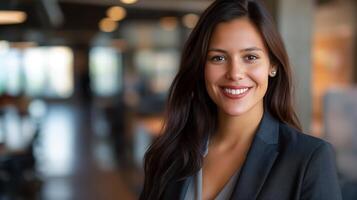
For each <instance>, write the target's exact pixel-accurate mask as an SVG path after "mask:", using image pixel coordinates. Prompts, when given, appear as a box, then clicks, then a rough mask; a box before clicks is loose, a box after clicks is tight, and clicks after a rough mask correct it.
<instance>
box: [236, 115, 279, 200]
mask: <svg viewBox="0 0 357 200" xmlns="http://www.w3.org/2000/svg"><path fill="white" fill-rule="evenodd" d="M278 138H279V122H278V121H276V120H275V119H274V118H273V117H272V116H270V114H269V113H268V112H265V113H264V116H263V119H262V121H261V123H260V126H259V128H258V131H257V133H256V136H255V138H254V140H253V143H252V145H251V147H250V150H249V152H248V155H247V158H246V161H245V162H244V165H243V166H242V169H241V172H240V176H239V179H238V181H237V183H236V186H235V188H234V190H233V193H232V197H231V199H232V200H236V199H237V200H238V199H239V200H241V199H243V200H246V199H249V200H254V199H256V198H257V197H258V194H259V192H260V190H261V188H262V186H263V184H264V182H265V180H266V178H267V176H268V174H269V171H270V169H271V167H272V166H273V163H274V161H275V159H276V157H277V156H278V154H279V153H278Z"/></svg>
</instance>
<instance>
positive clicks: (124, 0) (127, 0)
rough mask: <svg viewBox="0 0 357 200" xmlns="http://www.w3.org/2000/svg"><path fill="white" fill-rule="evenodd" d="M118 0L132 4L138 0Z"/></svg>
mask: <svg viewBox="0 0 357 200" xmlns="http://www.w3.org/2000/svg"><path fill="white" fill-rule="evenodd" d="M120 1H121V2H122V3H125V4H133V3H136V2H137V1H138V0H120Z"/></svg>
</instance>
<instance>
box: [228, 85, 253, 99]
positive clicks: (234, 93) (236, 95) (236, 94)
mask: <svg viewBox="0 0 357 200" xmlns="http://www.w3.org/2000/svg"><path fill="white" fill-rule="evenodd" d="M250 89H251V87H239V88H234V87H221V91H222V93H223V94H224V96H226V97H228V98H230V99H240V98H243V97H244V96H245V95H246V94H248V92H249V90H250Z"/></svg>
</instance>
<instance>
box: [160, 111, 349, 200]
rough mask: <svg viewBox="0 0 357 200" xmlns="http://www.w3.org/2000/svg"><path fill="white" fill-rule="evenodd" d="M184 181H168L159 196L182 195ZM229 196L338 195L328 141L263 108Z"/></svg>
mask: <svg viewBox="0 0 357 200" xmlns="http://www.w3.org/2000/svg"><path fill="white" fill-rule="evenodd" d="M217 170H219V169H217ZM187 183H188V181H187V180H183V181H171V182H170V183H169V185H168V187H167V189H166V190H165V192H164V196H163V197H164V198H163V199H164V200H175V199H183V197H184V195H185V192H186V191H187V187H188V184H187ZM231 199H232V200H254V199H260V200H298V199H301V200H340V199H342V197H341V192H340V188H339V183H338V178H337V173H336V166H335V155H334V151H333V149H332V147H331V145H330V144H329V143H327V142H325V141H323V140H321V139H318V138H315V137H312V136H309V135H306V134H304V133H301V132H298V131H297V130H295V129H293V128H291V127H289V126H287V125H286V124H284V123H281V122H279V121H277V120H276V119H274V118H273V117H272V116H271V115H270V114H269V113H268V112H265V113H264V116H263V119H262V121H261V123H260V125H259V128H258V131H257V134H256V136H255V138H254V141H253V143H252V146H251V147H250V150H249V152H248V155H247V158H246V160H245V163H244V165H243V166H242V168H241V172H240V176H239V178H238V180H237V182H236V184H235V188H234V191H233V194H232V197H231Z"/></svg>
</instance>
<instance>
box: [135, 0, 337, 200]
mask: <svg viewBox="0 0 357 200" xmlns="http://www.w3.org/2000/svg"><path fill="white" fill-rule="evenodd" d="M291 82H292V81H291V72H290V66H289V62H288V56H287V53H286V50H285V48H284V45H283V43H282V40H281V37H280V36H279V34H278V32H277V30H276V28H275V27H274V24H273V20H272V19H271V16H270V15H269V14H268V13H267V11H266V9H265V8H264V7H263V6H262V5H261V3H260V2H259V0H218V1H215V2H214V3H213V4H212V5H211V6H210V7H209V8H207V9H206V11H205V12H204V13H203V14H202V16H201V18H200V20H199V22H198V24H197V26H196V28H195V29H194V30H193V31H192V33H191V35H190V37H189V39H188V41H187V43H186V45H185V47H184V50H183V55H182V60H181V67H180V70H179V72H178V74H177V76H176V78H175V80H174V81H173V84H172V86H171V88H170V91H169V98H168V105H167V117H166V122H165V126H164V128H163V134H162V136H160V137H159V138H158V139H157V140H156V141H155V142H154V143H153V144H152V146H151V147H150V148H149V150H148V152H147V154H146V157H145V183H144V189H143V192H142V194H141V196H140V199H145V200H151V199H153V200H154V199H155V200H157V199H170V200H171V199H183V200H188V199H205V200H206V199H237V200H238V199H239V200H241V199H242V200H252V199H263V200H266V199H274V200H280V199H282V200H285V199H286V200H292V199H321V200H329V199H331V200H336V199H341V196H340V189H339V186H338V181H337V175H336V169H335V164H334V158H333V151H332V148H331V146H330V144H329V143H327V142H324V141H323V140H321V139H318V138H314V137H312V136H308V135H306V134H303V133H301V132H300V130H301V129H300V125H299V122H298V119H297V117H296V114H295V111H294V109H293V104H292V95H291V93H292V91H291V90H292V85H291Z"/></svg>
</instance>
